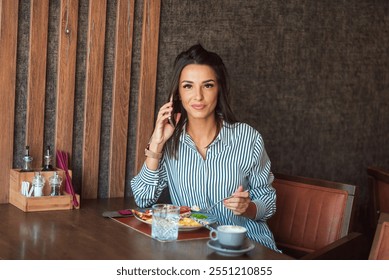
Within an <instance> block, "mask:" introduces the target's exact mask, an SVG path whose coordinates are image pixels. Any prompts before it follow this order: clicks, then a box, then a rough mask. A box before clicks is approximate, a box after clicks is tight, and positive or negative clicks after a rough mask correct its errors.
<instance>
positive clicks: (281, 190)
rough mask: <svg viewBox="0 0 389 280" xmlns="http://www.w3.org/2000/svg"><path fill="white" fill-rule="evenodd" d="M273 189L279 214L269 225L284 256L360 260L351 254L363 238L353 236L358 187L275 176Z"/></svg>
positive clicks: (356, 234) (288, 176)
mask: <svg viewBox="0 0 389 280" xmlns="http://www.w3.org/2000/svg"><path fill="white" fill-rule="evenodd" d="M273 187H274V188H275V189H276V191H277V212H276V214H275V215H274V216H273V217H272V218H271V219H269V221H268V223H269V227H270V228H271V230H272V232H273V234H274V237H275V240H276V242H277V246H278V247H279V248H280V249H281V250H283V252H284V253H286V254H289V255H291V256H293V257H295V258H302V259H327V258H329V259H353V258H359V257H360V256H359V254H358V256H357V252H356V251H355V249H351V251H350V248H352V247H354V245H355V244H357V242H358V239H359V238H361V234H359V233H350V229H351V228H352V221H353V215H354V210H355V197H356V192H357V186H354V185H348V184H342V183H336V182H330V181H325V180H318V179H313V178H305V177H298V176H290V175H284V174H275V180H274V182H273ZM347 250H349V251H348V252H347ZM367 254H368V253H367Z"/></svg>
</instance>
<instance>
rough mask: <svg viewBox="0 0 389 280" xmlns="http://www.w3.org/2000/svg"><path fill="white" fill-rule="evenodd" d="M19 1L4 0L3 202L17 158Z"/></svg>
mask: <svg viewBox="0 0 389 280" xmlns="http://www.w3.org/2000/svg"><path fill="white" fill-rule="evenodd" d="M17 37H18V1H14V0H0V65H1V67H0V89H1V102H0V116H1V121H0V131H1V133H2V137H0V155H1V161H0V203H4V202H8V186H9V175H10V172H9V171H10V169H11V168H12V160H13V145H14V139H13V135H14V119H15V116H14V114H15V83H16V46H17V45H16V42H17Z"/></svg>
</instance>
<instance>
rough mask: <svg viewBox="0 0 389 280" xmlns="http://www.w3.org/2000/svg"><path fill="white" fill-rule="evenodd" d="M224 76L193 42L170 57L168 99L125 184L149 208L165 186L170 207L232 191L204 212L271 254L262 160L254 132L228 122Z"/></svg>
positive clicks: (268, 176) (270, 194) (218, 63)
mask: <svg viewBox="0 0 389 280" xmlns="http://www.w3.org/2000/svg"><path fill="white" fill-rule="evenodd" d="M227 78H228V77H227V71H226V67H225V66H224V63H223V61H222V60H221V58H220V57H219V56H218V55H217V54H215V53H212V52H208V51H206V50H205V49H204V48H203V47H202V46H201V45H194V46H192V47H191V48H190V49H189V50H187V51H184V52H182V53H181V54H179V55H178V57H177V58H176V61H175V64H174V72H173V79H172V83H171V90H170V98H169V102H167V103H166V104H164V105H163V106H162V107H161V109H160V110H159V113H158V116H157V120H156V124H155V128H154V132H153V134H152V136H151V139H150V141H149V144H148V145H147V148H146V150H145V155H146V160H145V164H144V165H143V167H142V169H141V171H140V172H139V174H138V175H137V176H135V177H134V178H133V179H132V181H131V187H132V191H133V194H134V198H135V202H136V203H137V205H138V206H140V207H149V206H151V205H152V204H154V203H155V202H156V201H157V199H158V198H159V196H160V194H161V192H162V190H163V189H164V188H169V192H170V195H171V199H172V202H173V204H175V205H185V206H194V205H197V206H199V207H200V208H206V207H207V206H210V205H212V204H213V203H214V202H216V201H218V200H220V199H222V198H224V197H229V196H230V195H232V194H233V197H232V198H230V199H226V200H224V202H223V203H219V204H218V205H217V206H216V207H214V208H213V209H212V210H211V212H210V213H211V214H213V215H215V216H216V217H217V218H218V220H219V224H228V225H231V224H234V225H241V226H244V227H246V228H247V236H248V237H249V238H251V239H253V240H255V241H257V242H259V243H261V244H263V245H265V246H267V247H269V248H271V249H273V250H276V251H278V249H277V247H276V245H275V242H274V239H273V235H272V233H271V231H270V230H269V228H268V226H267V224H266V220H267V219H268V218H270V217H271V216H272V215H273V214H274V213H275V210H276V206H275V200H276V194H275V190H274V189H273V187H272V186H271V183H272V181H273V178H274V177H273V174H272V173H271V171H270V160H269V158H268V156H267V154H266V151H265V148H264V143H263V140H262V137H261V135H260V134H259V133H258V132H257V131H256V130H255V129H254V128H252V127H250V126H249V125H247V124H244V123H239V122H237V121H236V119H235V117H234V114H233V113H232V110H231V108H230V106H229V104H228V101H227V97H228V93H229V86H228V80H227ZM173 104H174V106H173ZM173 107H174V108H175V109H174V110H175V112H173ZM169 120H174V121H175V122H176V123H177V124H175V122H171V121H169ZM245 190H248V192H246V191H245Z"/></svg>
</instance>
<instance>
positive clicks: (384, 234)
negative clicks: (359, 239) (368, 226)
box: [369, 212, 389, 260]
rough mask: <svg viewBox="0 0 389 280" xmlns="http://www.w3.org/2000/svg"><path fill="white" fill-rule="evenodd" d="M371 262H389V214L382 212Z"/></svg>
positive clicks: (372, 247)
mask: <svg viewBox="0 0 389 280" xmlns="http://www.w3.org/2000/svg"><path fill="white" fill-rule="evenodd" d="M369 260H389V214H388V213H384V212H381V214H380V219H379V221H378V225H377V229H376V232H375V235H374V239H373V244H372V245H371V250H370V255H369Z"/></svg>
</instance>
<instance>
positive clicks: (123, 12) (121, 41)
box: [109, 0, 135, 197]
mask: <svg viewBox="0 0 389 280" xmlns="http://www.w3.org/2000/svg"><path fill="white" fill-rule="evenodd" d="M134 3H135V1H134V0H130V1H128V0H119V1H118V5H117V16H116V52H115V73H114V81H113V84H114V86H113V97H112V99H113V101H112V124H111V140H110V141H111V143H110V165H109V196H110V197H122V196H124V189H125V178H126V158H127V157H126V151H127V135H128V114H129V103H130V79H131V54H132V37H133V27H134Z"/></svg>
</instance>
